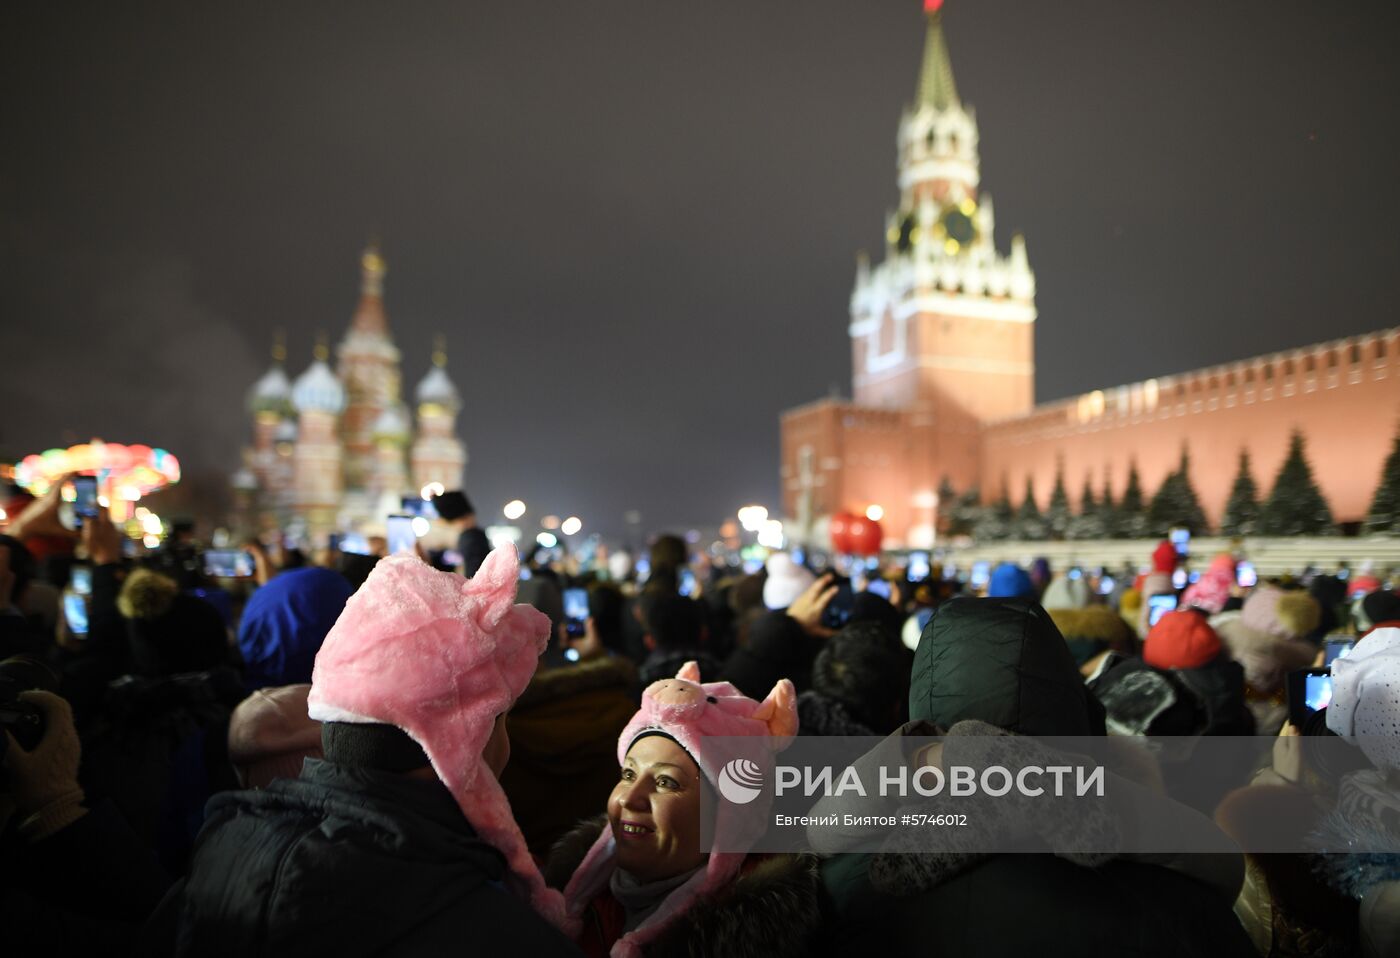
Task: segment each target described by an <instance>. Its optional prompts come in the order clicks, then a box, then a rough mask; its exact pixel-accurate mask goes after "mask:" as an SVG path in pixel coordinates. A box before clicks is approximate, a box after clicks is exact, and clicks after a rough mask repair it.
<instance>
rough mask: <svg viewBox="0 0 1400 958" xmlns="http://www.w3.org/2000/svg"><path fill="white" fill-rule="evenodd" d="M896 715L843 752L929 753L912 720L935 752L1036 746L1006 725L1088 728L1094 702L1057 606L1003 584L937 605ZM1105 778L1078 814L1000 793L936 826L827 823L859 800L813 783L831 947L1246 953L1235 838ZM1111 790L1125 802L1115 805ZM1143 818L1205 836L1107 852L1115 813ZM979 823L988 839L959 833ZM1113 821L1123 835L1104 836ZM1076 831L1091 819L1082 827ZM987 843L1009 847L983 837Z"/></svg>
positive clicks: (899, 759) (1076, 731) (1098, 715)
mask: <svg viewBox="0 0 1400 958" xmlns="http://www.w3.org/2000/svg"><path fill="white" fill-rule="evenodd" d="M909 717H910V719H911V721H910V722H909V723H907V724H906V725H905V726H903V727H902V728H901V729H899V730H898V731H896V732H895V733H894V735H892V736H890V737H888V738H887V739H885V740H884V741H883V742H881V743H880V745H878V746H876V747H875V748H874V749H872V750H871V751H870V752H869V753H867V754H866V755H865V756H863V757H862V758H861V759H860V760H859V761H858V762H857V764H858V765H863V766H867V767H868V768H870V769H874V768H877V767H894V766H898V765H908V766H911V767H918V766H922V765H924V764H930V763H931V762H932V761H936V760H931V759H928V758H927V756H924V755H921V754H920V752H922V749H921V748H920V746H919V744H918V743H919V742H920V741H921V740H922V737H924V736H934V735H940V736H944V737H943V739H942V742H941V744H940V746H939V747H941V748H942V749H943V750H944V752H943V755H944V757H945V758H946V757H948V756H950V755H951V754H953V752H954V750H957V749H961V750H963V753H965V754H973V755H976V754H979V753H981V754H991V755H995V754H998V752H997V750H999V749H1005V748H1014V749H1017V750H1018V751H1017V752H1013V753H1012V754H1021V755H1026V754H1034V753H1033V752H1032V751H1031V750H1033V749H1035V748H1036V747H1037V746H1036V745H1034V744H1033V743H1031V742H1029V741H1027V740H1023V739H1021V738H1018V736H1031V737H1040V736H1054V737H1066V736H1074V737H1079V738H1080V740H1081V741H1085V742H1087V741H1089V740H1090V738H1091V737H1094V736H1102V735H1104V732H1105V726H1104V711H1103V707H1102V706H1101V705H1100V704H1099V703H1098V701H1097V700H1095V699H1094V698H1093V696H1091V695H1090V694H1089V692H1088V691H1087V690H1086V689H1085V687H1084V683H1083V681H1082V679H1081V677H1080V675H1079V673H1078V669H1077V668H1076V667H1075V664H1074V660H1073V659H1072V658H1071V656H1070V652H1069V648H1068V646H1067V645H1066V644H1065V641H1064V638H1063V637H1062V636H1061V635H1060V633H1059V631H1058V629H1056V627H1055V625H1054V622H1053V621H1052V620H1051V619H1050V617H1049V615H1048V614H1047V613H1046V612H1045V610H1044V609H1042V608H1041V607H1040V606H1039V605H1038V604H1036V603H1035V602H1033V601H1028V600H1024V599H1016V598H987V599H972V598H960V599H955V600H952V601H950V602H946V603H944V604H943V605H941V606H939V608H938V609H937V611H936V612H935V613H934V615H933V617H932V618H931V619H930V620H929V623H928V625H927V626H925V628H924V631H923V634H922V636H921V638H920V640H919V647H918V650H917V651H916V653H915V661H914V670H913V677H912V681H911V684H910V690H909ZM1007 733H1010V734H1007ZM969 750H970V751H969ZM1019 750H1026V751H1019ZM911 752H912V753H913V754H911ZM952 764H954V765H961V764H972V763H964V762H962V761H958V760H954V761H953V762H952ZM997 764H1005V763H1003V762H998V763H997ZM1110 774H1111V773H1110ZM863 777H864V778H865V780H866V781H874V780H875V779H874V778H873V777H872V776H871V773H868V772H867V773H866V774H865V775H864V776H863ZM1108 794H1110V795H1111V796H1114V799H1113V802H1114V803H1115V804H1113V805H1109V806H1106V807H1103V808H1100V809H1098V810H1096V811H1095V814H1096V815H1102V816H1103V818H1102V819H1101V820H1100V819H1098V818H1086V817H1084V815H1085V814H1086V813H1087V812H1089V811H1090V809H1089V808H1088V807H1087V806H1086V807H1081V806H1073V807H1072V808H1067V809H1065V811H1067V812H1069V813H1070V814H1066V815H1057V814H1054V813H1053V812H1052V810H1051V809H1050V808H1049V807H1048V806H1046V805H1044V804H1039V803H1036V801H1035V800H1034V799H1031V798H1026V799H1024V800H1022V799H1019V798H1017V797H1015V796H1009V797H1008V798H1007V799H1005V800H1002V799H996V800H993V801H991V802H987V803H984V804H982V805H980V806H976V807H974V808H973V810H972V813H971V814H969V815H968V816H967V817H968V818H969V820H970V821H969V822H968V823H967V827H966V828H957V829H954V828H949V829H942V830H923V829H916V828H905V829H898V828H891V827H886V826H883V825H877V826H874V827H870V828H865V827H862V826H860V825H859V824H857V825H856V826H852V827H846V826H844V825H843V826H839V827H836V826H829V825H826V824H824V823H825V821H826V819H827V818H828V817H829V816H830V815H831V814H833V813H836V814H837V816H838V817H841V814H842V813H845V812H848V811H854V810H857V809H856V807H855V806H851V805H849V804H848V803H849V802H850V801H853V800H851V799H849V798H842V797H825V798H823V799H821V800H820V801H819V802H818V803H817V804H816V805H815V806H814V807H813V809H812V813H811V814H812V816H813V821H814V822H818V823H820V824H819V825H814V826H809V828H808V838H809V840H810V841H811V843H812V845H813V847H814V848H815V849H816V850H818V851H822V852H827V853H829V854H830V857H829V858H827V860H826V861H825V862H824V863H823V867H822V878H823V882H824V884H825V886H826V889H827V891H828V892H829V893H830V894H831V896H832V899H833V901H834V903H835V909H836V919H835V921H834V922H833V926H832V934H831V935H830V937H829V940H828V945H829V953H830V954H846V953H849V952H852V951H855V950H857V949H859V950H862V951H872V950H873V951H878V952H879V953H881V954H916V953H918V954H928V953H930V949H934V948H936V950H937V952H938V953H939V954H943V953H947V954H977V955H990V956H999V955H1005V956H1012V955H1026V954H1036V955H1064V956H1076V958H1081V956H1087V955H1094V956H1109V955H1134V956H1143V955H1162V956H1166V955H1172V956H1182V955H1194V956H1201V958H1204V956H1207V955H1211V956H1215V955H1237V956H1244V955H1248V954H1251V948H1250V944H1249V940H1248V938H1247V937H1245V935H1244V932H1243V930H1242V929H1241V928H1240V926H1239V922H1238V921H1237V920H1236V919H1235V917H1234V914H1233V913H1232V911H1231V908H1230V906H1231V903H1232V902H1233V901H1234V898H1235V895H1236V894H1237V893H1238V890H1239V887H1240V883H1241V881H1242V879H1243V874H1244V868H1243V862H1242V860H1241V859H1240V856H1239V855H1238V852H1237V850H1236V849H1235V848H1234V846H1233V844H1232V843H1231V842H1230V841H1229V840H1228V839H1227V838H1226V837H1225V836H1224V835H1223V834H1222V833H1221V832H1220V831H1219V829H1218V828H1216V827H1215V825H1214V824H1213V823H1212V822H1211V821H1210V820H1209V819H1207V818H1205V817H1204V816H1203V815H1200V814H1199V813H1197V812H1194V811H1192V810H1190V809H1187V808H1185V807H1184V806H1181V805H1179V804H1177V803H1175V802H1173V801H1172V800H1171V799H1169V798H1167V797H1166V796H1164V795H1160V794H1158V793H1156V792H1155V791H1154V790H1152V789H1150V788H1148V787H1144V786H1143V785H1140V784H1137V783H1134V782H1132V781H1128V780H1126V779H1123V778H1120V777H1118V776H1116V775H1115V776H1113V777H1112V787H1111V788H1110V789H1109V790H1108ZM1120 799H1121V800H1123V801H1124V802H1125V803H1126V805H1125V806H1117V805H1116V803H1117V801H1119V800H1120ZM899 801H901V800H895V802H894V803H893V804H894V811H895V812H898V811H901V810H902V809H901V808H900V807H899ZM1125 808H1126V809H1127V811H1126V813H1125V811H1124V809H1125ZM859 810H861V811H863V812H869V811H871V806H869V805H868V804H865V805H861V806H859ZM993 812H1000V813H1001V815H1000V817H999V818H998V819H997V820H996V822H995V823H993V822H991V821H985V820H983V818H984V817H986V818H990V817H991V813H993ZM842 820H843V821H846V820H847V819H842ZM1145 825H1146V826H1147V827H1150V828H1151V829H1152V830H1153V831H1154V833H1156V834H1159V835H1160V834H1163V833H1165V834H1167V835H1170V836H1174V837H1176V838H1177V839H1178V840H1179V842H1180V846H1181V847H1183V848H1203V847H1209V848H1212V849H1214V850H1215V853H1212V854H1189V853H1182V854H1176V855H1171V854H1159V855H1146V856H1144V855H1133V854H1127V853H1124V854H1110V851H1111V850H1112V849H1113V848H1115V847H1118V845H1119V841H1120V840H1121V841H1122V843H1123V847H1129V848H1130V847H1132V845H1133V843H1132V842H1130V841H1128V840H1127V838H1126V830H1137V829H1140V828H1143V827H1144V826H1145ZM989 826H990V827H991V829H992V831H991V836H990V838H988V840H987V842H986V844H976V843H969V837H970V836H973V835H976V834H978V830H979V829H986V828H988V827H989ZM1114 829H1122V830H1125V832H1124V835H1123V836H1120V837H1119V838H1115V837H1114V835H1113V830H1114ZM1086 830H1089V834H1090V835H1092V834H1096V833H1097V832H1099V831H1100V830H1102V831H1104V834H1103V835H1102V836H1101V837H1098V838H1094V837H1087V836H1086V835H1085V834H1081V833H1083V832H1086ZM1017 832H1024V833H1025V834H1024V835H1019V834H1015V833H1017ZM984 837H985V836H984ZM997 839H1001V840H1002V844H1001V845H998V843H997ZM973 841H974V842H975V839H974V840H973ZM911 843H912V844H911ZM1000 847H1007V848H1008V849H1009V850H1007V851H999V850H997V851H994V850H993V849H994V848H1000ZM1187 915H1189V916H1190V920H1189V921H1184V920H1183V918H1184V917H1185V916H1187Z"/></svg>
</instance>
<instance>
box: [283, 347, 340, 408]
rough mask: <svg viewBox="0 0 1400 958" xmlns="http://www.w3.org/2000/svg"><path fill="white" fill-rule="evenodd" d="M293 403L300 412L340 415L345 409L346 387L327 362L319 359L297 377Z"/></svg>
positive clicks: (293, 387) (293, 390) (293, 389)
mask: <svg viewBox="0 0 1400 958" xmlns="http://www.w3.org/2000/svg"><path fill="white" fill-rule="evenodd" d="M292 402H293V404H295V405H296V407H297V411H298V412H312V411H315V412H328V413H332V414H334V413H339V412H340V411H341V410H342V409H344V408H345V387H344V386H342V385H341V384H340V380H339V379H337V378H336V375H335V373H333V372H331V368H330V367H329V366H327V365H326V363H325V360H321V359H318V360H316V361H315V362H313V363H312V364H311V365H310V366H308V367H307V369H306V372H304V373H302V374H301V375H300V376H298V377H297V381H296V383H295V384H294V385H293V386H292Z"/></svg>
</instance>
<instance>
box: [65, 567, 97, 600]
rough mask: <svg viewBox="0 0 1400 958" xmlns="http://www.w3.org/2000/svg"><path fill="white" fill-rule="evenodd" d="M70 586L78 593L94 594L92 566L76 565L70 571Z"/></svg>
mask: <svg viewBox="0 0 1400 958" xmlns="http://www.w3.org/2000/svg"><path fill="white" fill-rule="evenodd" d="M68 587H69V588H71V589H72V590H73V591H74V592H76V593H78V595H92V566H87V565H75V566H74V567H73V568H72V570H71V571H70V572H69V573H68Z"/></svg>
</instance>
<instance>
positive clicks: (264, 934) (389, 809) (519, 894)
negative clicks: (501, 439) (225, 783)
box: [151, 547, 577, 958]
mask: <svg viewBox="0 0 1400 958" xmlns="http://www.w3.org/2000/svg"><path fill="white" fill-rule="evenodd" d="M517 577H518V565H517V562H516V559H515V553H514V550H513V549H512V548H510V547H505V548H503V549H498V550H496V551H495V552H493V553H492V554H491V555H490V556H488V558H487V560H486V562H485V563H483V564H482V567H481V569H480V570H479V572H478V575H477V576H476V578H474V579H471V580H468V581H464V580H463V579H461V578H460V577H459V576H457V575H455V574H453V573H449V572H440V571H437V570H435V569H432V568H430V567H429V566H428V565H427V564H426V563H424V562H422V561H420V560H419V559H417V558H416V557H414V556H394V557H391V558H387V559H384V560H383V561H381V562H380V563H379V564H378V565H376V566H375V568H374V571H373V572H371V573H370V575H369V578H368V579H366V580H365V584H364V585H363V586H361V588H360V590H359V592H357V593H356V594H355V595H354V596H353V597H352V598H351V599H350V601H349V602H348V603H347V604H346V606H345V610H344V611H343V612H342V613H341V616H340V618H339V619H337V620H336V623H335V625H334V626H333V627H332V629H331V631H330V634H329V635H327V636H326V640H325V642H324V643H323V644H322V646H321V648H320V651H319V652H318V653H317V656H316V663H315V667H314V670H313V674H312V681H311V691H310V693H309V694H308V698H307V704H308V708H307V712H308V715H309V716H310V717H311V718H313V719H316V720H318V721H321V722H322V723H323V724H322V729H321V745H322V751H323V754H324V755H325V760H324V761H320V760H315V759H308V760H306V762H305V764H304V765H303V767H302V772H301V776H300V777H299V778H297V779H295V780H288V779H279V780H275V781H274V782H273V783H272V784H271V785H269V786H268V787H267V788H265V789H262V790H259V791H249V792H233V793H228V794H224V795H220V796H217V797H215V798H214V799H213V800H211V801H210V803H209V806H208V809H207V813H206V819H207V820H206V823H205V826H204V829H203V830H202V831H201V832H200V835H199V840H198V843H197V844H196V847H195V852H194V857H193V862H192V865H191V868H190V873H189V877H188V878H187V879H186V880H185V881H184V882H183V883H182V884H180V885H177V886H176V888H175V889H174V890H172V892H171V894H170V895H169V896H168V897H167V898H166V900H165V901H164V902H163V903H162V905H161V908H160V909H159V911H158V913H157V915H156V917H155V919H154V920H153V922H152V928H151V938H152V944H153V946H154V947H153V950H155V951H157V952H159V953H165V954H171V953H173V954H178V955H191V956H194V955H198V956H201V958H203V956H219V955H229V956H237V958H245V956H247V955H253V954H256V955H264V956H274V955H288V956H296V958H304V956H306V955H308V954H320V955H340V956H348V955H395V956H399V955H409V956H412V955H442V954H455V953H466V954H471V955H516V954H529V955H562V954H576V953H577V952H576V949H575V948H574V947H573V945H572V944H571V943H570V942H569V940H568V939H567V938H566V937H565V936H564V934H563V933H562V932H561V931H559V930H557V929H560V928H567V927H569V922H568V921H567V920H566V919H565V918H564V917H563V916H564V909H563V899H562V898H561V897H560V896H559V894H558V893H557V892H553V891H550V890H549V889H547V888H546V887H545V885H544V881H543V879H542V878H541V877H540V875H539V871H538V868H537V867H536V866H535V865H534V863H533V862H532V861H531V859H530V857H529V855H528V852H527V851H526V847H525V841H524V838H523V837H522V836H521V835H520V831H519V829H518V827H517V826H516V824H515V821H514V818H513V815H512V813H511V809H510V805H509V802H508V800H507V799H506V797H505V795H504V793H503V792H502V791H501V788H500V786H499V784H498V779H499V776H500V773H501V769H502V768H503V767H504V766H505V764H506V761H507V759H508V758H509V756H510V743H509V739H508V737H507V733H506V725H505V713H506V712H507V711H508V710H509V708H510V706H511V704H512V703H513V702H514V701H515V699H516V698H518V697H519V695H520V693H521V692H522V691H523V690H524V688H525V686H526V684H527V683H528V682H529V679H530V676H531V675H532V674H533V672H534V670H535V666H536V663H537V661H538V658H539V655H540V653H541V652H542V651H543V649H544V646H545V644H546V642H547V640H548V636H549V631H550V627H549V620H548V619H547V618H546V617H545V616H544V615H542V614H541V613H539V612H537V611H536V610H534V609H531V608H529V607H528V606H524V605H517V604H515V598H516V580H517Z"/></svg>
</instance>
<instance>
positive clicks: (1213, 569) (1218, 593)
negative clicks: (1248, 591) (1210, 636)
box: [1181, 553, 1235, 615]
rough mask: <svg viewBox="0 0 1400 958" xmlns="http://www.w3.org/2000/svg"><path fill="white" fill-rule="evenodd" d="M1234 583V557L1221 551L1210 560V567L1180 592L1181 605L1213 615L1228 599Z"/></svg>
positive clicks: (1184, 607)
mask: <svg viewBox="0 0 1400 958" xmlns="http://www.w3.org/2000/svg"><path fill="white" fill-rule="evenodd" d="M1234 585H1235V558H1234V556H1232V555H1230V554H1229V553H1221V554H1220V555H1218V556H1216V557H1215V559H1214V560H1212V562H1211V564H1210V568H1208V569H1206V571H1205V572H1203V573H1201V577H1200V578H1199V579H1197V580H1196V581H1195V582H1193V583H1191V584H1190V585H1189V586H1187V587H1186V591H1185V592H1183V593H1181V607H1182V608H1183V609H1186V608H1191V607H1192V606H1194V607H1196V608H1198V609H1202V610H1204V611H1206V612H1209V613H1210V614H1211V615H1215V614H1216V613H1217V612H1219V611H1220V610H1221V609H1223V608H1225V603H1226V602H1229V601H1230V590H1231V589H1232V588H1233V587H1234Z"/></svg>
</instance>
